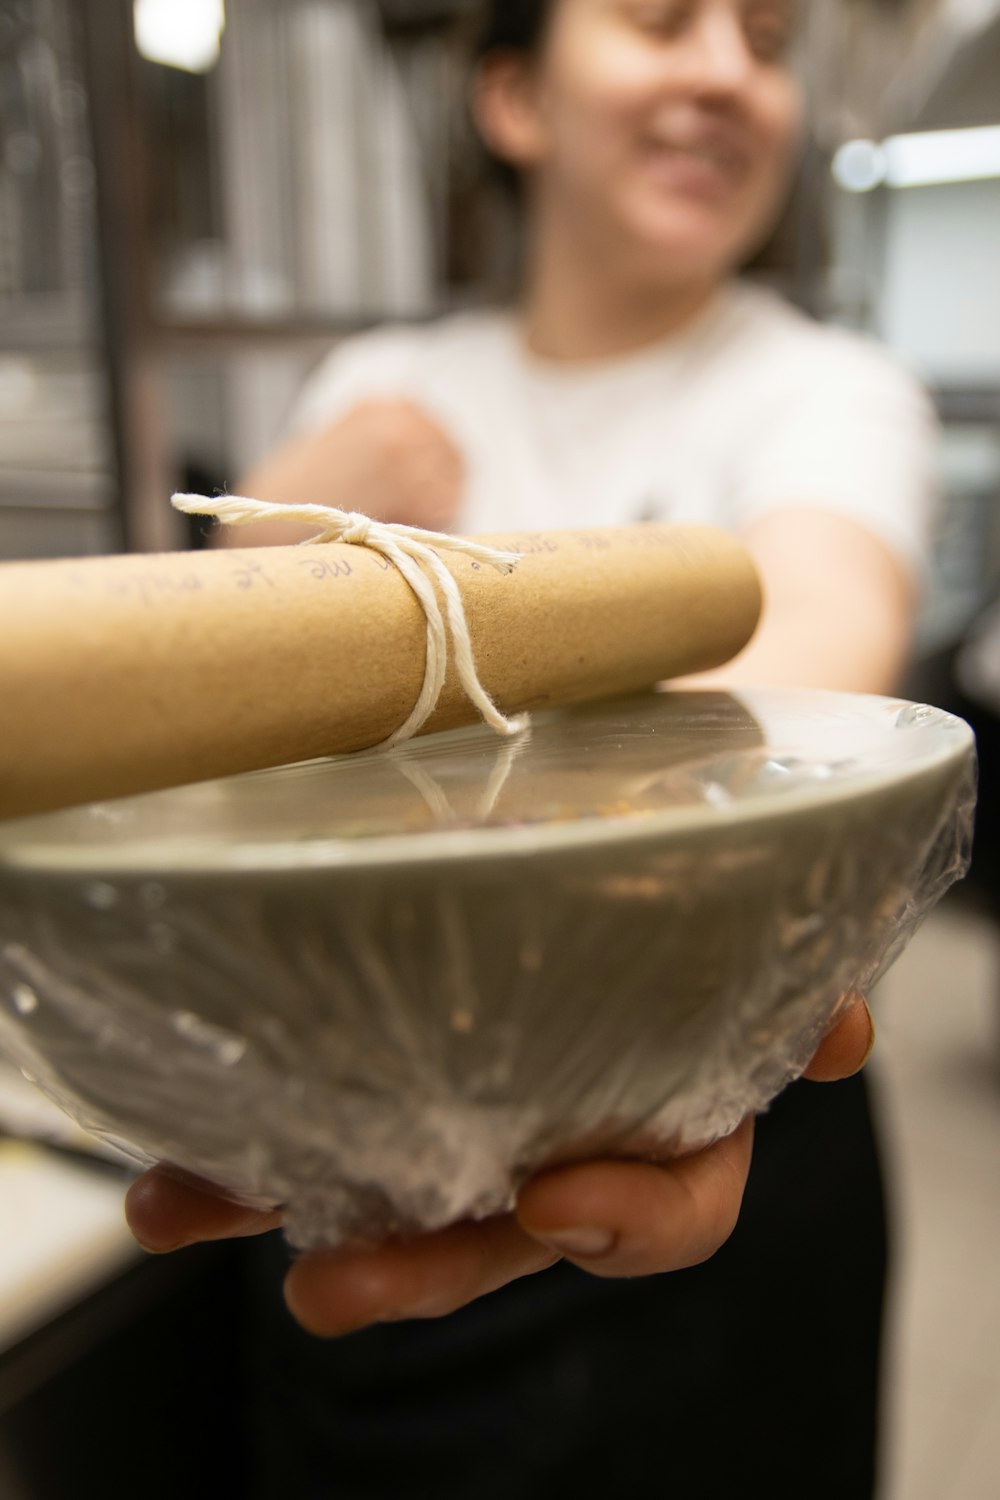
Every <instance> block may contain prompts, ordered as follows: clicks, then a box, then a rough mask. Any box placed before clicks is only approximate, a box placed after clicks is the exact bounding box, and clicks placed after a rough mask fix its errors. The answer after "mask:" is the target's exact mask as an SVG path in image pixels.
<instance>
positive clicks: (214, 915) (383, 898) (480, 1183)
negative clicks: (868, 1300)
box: [0, 694, 975, 1246]
mask: <svg viewBox="0 0 1000 1500" xmlns="http://www.w3.org/2000/svg"><path fill="white" fill-rule="evenodd" d="M776 705H777V706H776ZM921 716H923V717H921ZM974 798H975V763H974V752H973V748H972V741H971V736H970V735H969V733H968V731H967V730H966V729H965V726H962V725H960V724H959V722H958V721H956V720H953V719H949V718H948V716H946V715H943V714H938V713H936V711H934V710H925V709H911V708H909V707H908V706H906V705H903V704H899V703H889V702H887V701H886V700H860V699H850V698H844V699H840V698H837V697H834V696H833V695H812V696H807V697H806V698H802V697H801V696H799V697H797V698H795V699H789V698H782V697H780V696H778V695H753V694H750V695H744V696H741V698H740V699H732V698H727V697H725V696H724V695H718V694H716V695H713V694H704V695H666V696H661V697H647V698H642V699H637V700H630V701H628V702H623V703H621V704H617V705H615V704H612V705H605V706H602V707H600V708H598V709H592V710H585V711H583V710H582V711H578V712H575V713H569V714H564V715H561V716H555V715H553V716H551V717H549V718H542V719H540V720H539V722H538V724H537V725H536V729H535V731H534V734H533V736H532V738H531V740H530V742H529V743H527V744H525V745H522V746H519V747H512V746H509V745H508V746H501V745H498V744H497V742H496V741H491V740H490V738H489V736H488V735H485V734H483V733H482V732H481V731H463V732H461V733H459V734H456V735H448V736H440V737H437V738H436V739H432V740H427V741H426V742H424V743H423V744H421V745H415V746H411V747H407V748H406V750H404V751H401V752H394V753H393V755H392V756H377V755H365V756H360V757H351V758H345V759H342V760H339V761H335V762H327V763H323V764H318V765H315V766H305V767H301V768H295V769H292V770H289V771H286V772H278V773H265V774H263V775H261V776H257V777H245V778H240V779H239V780H236V781H232V782H227V783H217V784H213V785H205V786H202V787H196V788H190V789H186V790H185V791H184V792H178V793H161V794H158V795H157V796H156V797H148V798H137V799H133V800H132V801H128V802H121V803H109V804H103V805H101V806H99V807H96V808H91V809H86V810H78V811H75V812H73V813H67V814H56V815H53V816H52V817H50V818H44V819H34V820H32V821H31V823H28V822H25V823H23V824H21V825H15V824H8V825H6V826H5V828H4V829H2V830H0V1047H2V1048H3V1049H4V1050H6V1051H7V1052H8V1053H9V1054H10V1055H11V1056H12V1057H13V1059H14V1060H15V1061H16V1062H17V1063H18V1065H19V1066H20V1067H21V1068H22V1069H23V1070H24V1071H25V1072H26V1073H27V1074H28V1075H29V1076H31V1077H32V1078H34V1079H35V1080H36V1081H37V1082H38V1083H39V1084H40V1086H41V1087H42V1088H43V1089H45V1091H46V1092H48V1093H49V1094H50V1095H51V1096H52V1097H53V1098H54V1099H56V1101H57V1102H58V1103H60V1104H61V1105H62V1106H63V1107H64V1108H66V1109H68V1110H69V1112H70V1113H72V1114H73V1116H74V1117H75V1118H76V1119H77V1120H78V1121H80V1123H82V1124H83V1125H85V1126H86V1128H88V1129H89V1130H91V1131H94V1132H95V1133H97V1134H99V1135H102V1136H104V1137H106V1138H109V1139H112V1140H114V1142H115V1143H116V1144H118V1145H121V1144H123V1143H125V1144H126V1145H127V1146H128V1147H129V1148H130V1149H131V1150H132V1152H133V1154H134V1155H135V1156H136V1157H137V1159H139V1160H154V1159H156V1160H165V1161H169V1162H172V1163H174V1164H175V1165H177V1166H178V1167H179V1168H181V1169H183V1170H186V1171H189V1172H193V1173H195V1174H197V1175H198V1176H200V1177H204V1178H207V1179H208V1180H210V1181H212V1182H215V1183H217V1184H219V1185H220V1186H222V1187H223V1188H224V1189H226V1190H227V1191H228V1192H229V1193H231V1194H232V1195H233V1196H234V1197H237V1198H239V1199H241V1200H242V1201H247V1202H251V1203H259V1204H276V1203H280V1204H283V1205H285V1208H286V1226H287V1231H288V1233H289V1236H290V1238H291V1239H292V1240H293V1241H294V1242H295V1243H296V1244H299V1245H302V1246H315V1245H323V1244H332V1243H336V1242H337V1241H338V1240H341V1239H343V1238H345V1237H348V1236H370V1237H379V1236H383V1235H386V1234H391V1233H396V1232H401V1231H402V1232H406V1231H410V1230H415V1229H429V1228H434V1227H438V1226H441V1225H444V1224H446V1223H449V1222H452V1221H454V1220H457V1219H461V1218H465V1217H469V1216H484V1215H488V1214H492V1213H496V1212H499V1211H501V1210H503V1209H505V1208H507V1207H508V1206H509V1205H510V1203H511V1201H512V1197H513V1194H514V1192H515V1191H516V1188H517V1185H518V1184H519V1183H520V1182H521V1181H522V1180H523V1179H524V1178H525V1177H526V1176H528V1175H530V1173H532V1172H533V1171H535V1170H537V1169H538V1168H539V1167H541V1166H544V1165H546V1164H549V1163H551V1162H554V1161H559V1160H566V1159H573V1158H577V1157H581V1156H586V1155H594V1154H602V1153H608V1152H615V1151H629V1150H643V1149H646V1147H647V1146H648V1145H651V1144H656V1145H657V1146H658V1147H661V1148H662V1147H667V1148H674V1149H677V1150H686V1149H689V1148H691V1147H694V1146H697V1145H701V1144H707V1143H708V1142H710V1141H712V1140H714V1139H717V1138H718V1137H720V1136H721V1135H724V1134H726V1133H728V1132H729V1131H730V1130H732V1129H733V1128H734V1127H735V1126H736V1124H737V1123H738V1122H739V1121H740V1119H742V1118H743V1117H744V1116H745V1115H746V1114H747V1113H749V1112H753V1111H758V1110H761V1109H764V1108H766V1106H767V1105H768V1103H769V1102H770V1101H771V1100H772V1099H773V1098H774V1097H775V1095H776V1094H777V1093H778V1092H779V1091H780V1090H781V1089H782V1088H783V1087H784V1086H785V1084H787V1083H788V1082H789V1081H790V1080H791V1079H792V1078H794V1077H796V1076H797V1075H798V1074H799V1073H801V1071H802V1069H803V1068H804V1066H805V1064H806V1063H807V1061H808V1059H809V1057H810V1056H811V1055H812V1052H813V1050H814V1049H815V1046H816V1044H817V1042H818V1040H819V1038H820V1037H821V1036H822V1034H823V1032H824V1031H825V1030H826V1028H827V1027H828V1025H829V1023H830V1021H831V1018H832V1017H833V1015H834V1013H835V1010H836V1007H837V1004H838V1002H839V1001H840V998H841V997H842V996H843V995H844V993H845V992H846V991H847V990H849V989H851V988H854V987H857V988H860V989H863V990H865V989H868V988H869V987H870V986H871V984H872V983H873V982H874V981H875V979H876V977H877V976H878V975H880V974H881V973H882V972H883V971H884V969H885V968H886V967H887V966H888V964H889V963H890V962H891V961H892V960H893V959H894V958H895V957H896V956H897V955H898V953H899V952H900V951H901V950H902V948H903V946H904V945H905V943H906V942H907V941H908V939H909V937H910V936H911V935H912V933H913V931H914V930H915V929H916V927H917V926H918V925H919V923H920V922H921V921H922V920H923V918H924V916H926V914H927V912H928V911H929V910H930V909H931V907H932V906H933V905H934V904H935V902H936V901H937V900H938V899H939V898H940V897H941V895H942V894H943V893H944V891H945V890H946V889H947V888H948V887H949V886H950V885H951V884H952V883H953V882H954V881H955V880H957V879H959V878H960V877H961V875H962V874H963V873H964V871H965V869H966V867H967V863H968V856H969V844H970V837H971V826H972V812H973V805H974Z"/></svg>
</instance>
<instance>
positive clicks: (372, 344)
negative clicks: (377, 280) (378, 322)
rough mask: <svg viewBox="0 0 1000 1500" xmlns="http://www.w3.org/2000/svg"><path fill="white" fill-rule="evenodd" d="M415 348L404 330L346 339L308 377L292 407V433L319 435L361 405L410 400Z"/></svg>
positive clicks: (366, 334)
mask: <svg viewBox="0 0 1000 1500" xmlns="http://www.w3.org/2000/svg"><path fill="white" fill-rule="evenodd" d="M414 344H415V340H414V337H413V334H412V331H411V330H408V329H405V328H400V329H396V328H385V329H379V330H377V331H376V332H374V333H365V334H360V335H358V336H357V337H354V338H349V339H345V340H344V342H343V343H342V344H338V345H337V347H336V348H335V349H334V350H332V352H331V353H330V354H328V355H326V357H325V358H324V359H322V360H320V362H319V364H318V365H317V366H316V368H315V370H314V371H313V372H312V374H311V375H310V376H309V378H308V380H307V381H306V383H305V385H304V386H303V388H302V391H301V392H300V394H299V397H298V400H297V401H296V402H295V403H294V405H293V407H292V411H291V414H290V416H289V420H288V424H287V425H288V431H289V432H291V433H307V432H316V431H318V430H320V429H321V428H323V427H328V426H330V425H331V424H332V423H334V422H336V421H338V420H339V418H340V417H342V416H344V415H345V414H346V413H347V412H348V411H350V409H351V408H352V407H353V406H357V405H358V404H359V403H360V402H362V401H367V400H371V399H375V398H379V399H385V400H388V399H391V398H393V397H397V396H399V397H403V396H412V394H413V368H414V363H415V349H414Z"/></svg>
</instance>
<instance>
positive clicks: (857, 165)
mask: <svg viewBox="0 0 1000 1500" xmlns="http://www.w3.org/2000/svg"><path fill="white" fill-rule="evenodd" d="M831 169H832V171H833V176H834V181H835V182H836V183H837V185H838V186H839V187H842V188H843V189H844V191H845V192H847V193H870V192H871V191H872V190H873V189H874V188H877V187H882V186H883V184H884V185H885V186H886V187H891V188H913V187H936V186H938V185H940V184H943V183H949V182H982V181H985V180H986V179H988V178H992V177H1000V125H977V126H974V127H972V128H970V129H968V130H924V131H919V132H915V133H913V134H911V135H891V136H890V137H889V139H888V140H886V141H883V142H882V143H881V145H879V144H878V143H877V142H876V141H845V142H844V144H843V145H842V146H841V147H840V149H839V150H838V151H837V152H836V154H835V156H834V158H833V163H832V168H831Z"/></svg>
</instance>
